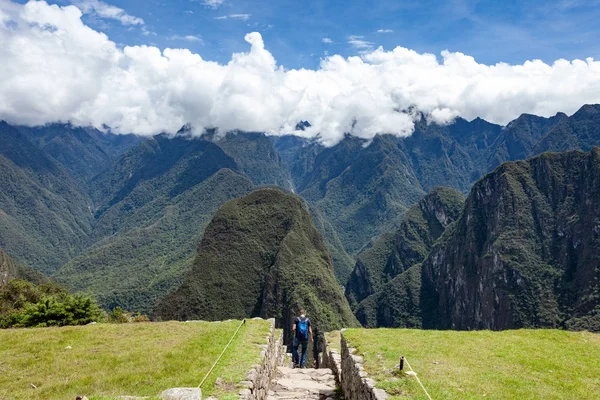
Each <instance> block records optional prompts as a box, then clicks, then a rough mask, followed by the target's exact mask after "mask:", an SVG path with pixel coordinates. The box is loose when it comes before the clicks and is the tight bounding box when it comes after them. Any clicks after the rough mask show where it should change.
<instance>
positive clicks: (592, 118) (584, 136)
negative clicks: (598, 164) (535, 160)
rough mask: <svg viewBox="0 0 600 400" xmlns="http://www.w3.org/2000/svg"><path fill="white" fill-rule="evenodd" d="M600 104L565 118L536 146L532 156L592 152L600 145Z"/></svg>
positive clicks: (586, 106)
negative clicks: (554, 152)
mask: <svg viewBox="0 0 600 400" xmlns="http://www.w3.org/2000/svg"><path fill="white" fill-rule="evenodd" d="M599 127H600V104H586V105H584V106H583V107H581V108H580V109H579V110H578V111H577V112H576V113H575V114H573V115H572V116H570V117H569V118H563V119H562V120H561V121H560V123H558V124H556V126H554V127H553V128H552V129H551V130H550V131H548V133H547V134H546V135H545V136H544V137H543V138H542V139H541V140H540V141H539V142H538V143H537V144H536V145H535V146H534V148H533V151H532V154H530V155H533V154H540V153H542V152H545V151H566V150H583V151H590V150H591V149H592V148H593V147H594V146H598V145H600V129H599Z"/></svg>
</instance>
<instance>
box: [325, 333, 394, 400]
mask: <svg viewBox="0 0 600 400" xmlns="http://www.w3.org/2000/svg"><path fill="white" fill-rule="evenodd" d="M341 346H342V355H341V362H340V365H341V369H340V377H341V387H342V392H343V393H344V398H345V399H346V400H383V399H387V398H388V397H389V395H388V394H387V393H386V392H385V390H383V389H377V388H375V384H376V382H375V381H374V380H373V379H370V378H368V377H367V376H368V373H367V372H366V371H365V369H364V367H363V358H362V357H360V356H357V355H354V353H355V352H356V349H353V348H350V347H348V344H347V343H346V339H345V338H344V332H343V331H342V340H341ZM337 356H339V355H337ZM328 358H329V359H331V360H335V359H336V358H337V357H336V354H335V353H334V352H333V351H332V352H330V355H329V356H328ZM333 364H334V365H335V364H336V363H335V362H333ZM330 368H332V369H333V367H332V366H330Z"/></svg>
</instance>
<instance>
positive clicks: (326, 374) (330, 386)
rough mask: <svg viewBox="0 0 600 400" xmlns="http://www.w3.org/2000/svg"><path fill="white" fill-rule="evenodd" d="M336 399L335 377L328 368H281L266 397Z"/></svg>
mask: <svg viewBox="0 0 600 400" xmlns="http://www.w3.org/2000/svg"><path fill="white" fill-rule="evenodd" d="M337 398H338V392H337V391H336V382H335V377H334V376H333V372H332V371H331V370H330V369H329V368H322V369H314V368H306V369H300V368H296V369H293V368H289V367H281V366H280V367H278V369H277V374H276V376H275V378H273V380H272V381H271V390H269V393H268V396H267V399H268V400H288V399H289V400H293V399H319V400H334V399H337Z"/></svg>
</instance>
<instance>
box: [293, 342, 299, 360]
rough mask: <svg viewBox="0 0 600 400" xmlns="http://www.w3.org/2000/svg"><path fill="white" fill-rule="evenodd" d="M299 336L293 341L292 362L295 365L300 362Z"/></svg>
mask: <svg viewBox="0 0 600 400" xmlns="http://www.w3.org/2000/svg"><path fill="white" fill-rule="evenodd" d="M298 344H299V343H298V338H296V337H295V338H294V342H293V343H292V363H293V364H294V367H295V366H296V365H298V364H299V362H298Z"/></svg>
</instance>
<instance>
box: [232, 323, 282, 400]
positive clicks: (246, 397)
mask: <svg viewBox="0 0 600 400" xmlns="http://www.w3.org/2000/svg"><path fill="white" fill-rule="evenodd" d="M269 322H270V323H271V329H270V332H269V335H268V336H267V337H266V344H264V345H262V347H263V350H262V351H261V353H260V356H261V362H260V364H257V365H255V366H254V368H252V369H251V370H250V371H248V373H247V375H246V376H247V380H246V381H243V382H241V385H242V386H244V388H243V389H242V390H240V393H239V398H240V400H242V399H243V400H265V399H266V398H267V394H268V392H269V385H270V384H271V379H273V377H274V376H275V373H276V372H277V366H278V365H279V364H280V363H281V362H282V360H283V358H284V357H285V350H284V347H283V333H282V331H281V329H275V319H274V318H271V319H269Z"/></svg>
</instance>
